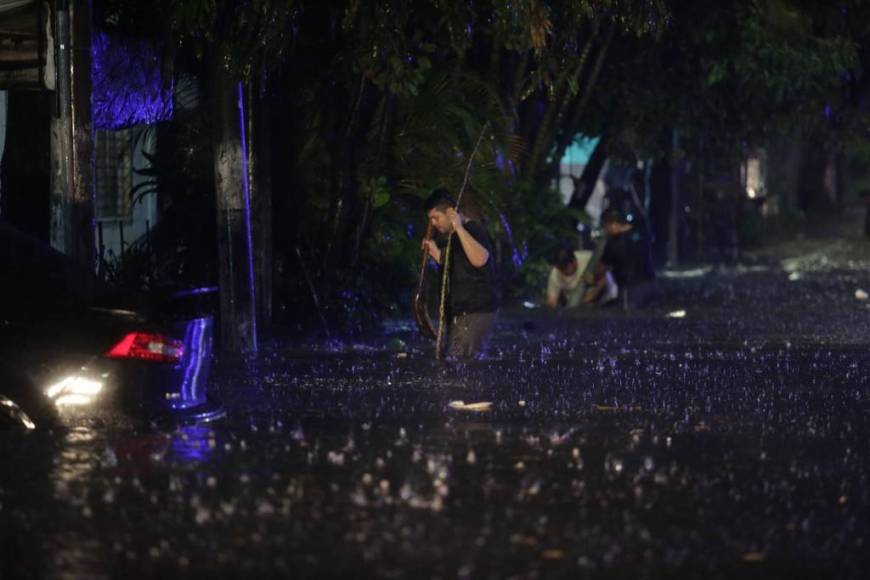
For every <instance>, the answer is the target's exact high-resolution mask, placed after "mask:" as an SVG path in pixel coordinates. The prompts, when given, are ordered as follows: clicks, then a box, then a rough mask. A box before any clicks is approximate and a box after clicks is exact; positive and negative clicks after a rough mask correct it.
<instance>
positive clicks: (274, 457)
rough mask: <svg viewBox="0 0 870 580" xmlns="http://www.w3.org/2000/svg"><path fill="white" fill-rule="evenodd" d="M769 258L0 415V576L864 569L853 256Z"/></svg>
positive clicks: (864, 250)
mask: <svg viewBox="0 0 870 580" xmlns="http://www.w3.org/2000/svg"><path fill="white" fill-rule="evenodd" d="M788 250H789V252H788V253H787V255H786V254H785V253H784V250H782V249H780V250H779V253H776V252H772V251H771V252H767V253H765V254H761V255H759V256H757V257H756V259H754V260H751V261H749V262H747V263H751V264H752V265H751V266H746V265H744V266H741V267H739V268H731V269H724V270H711V269H709V268H699V269H687V270H682V271H676V272H668V273H666V274H667V275H666V276H663V277H662V279H661V290H662V297H661V299H660V300H659V302H658V303H657V305H656V306H655V307H654V308H652V309H650V310H648V311H643V312H640V313H632V314H624V313H621V312H618V311H615V310H604V311H590V312H581V313H573V314H564V313H563V314H558V315H557V314H553V313H548V312H542V311H540V310H538V309H524V308H518V309H512V310H510V311H508V312H505V313H504V315H503V316H502V318H501V320H500V322H499V326H498V328H497V331H496V334H495V336H494V339H493V344H492V349H491V358H490V359H489V360H486V361H475V362H471V363H452V364H439V363H436V362H434V361H433V360H431V359H432V356H431V355H432V352H431V351H432V349H431V345H430V344H427V343H426V342H425V341H423V340H422V339H419V338H418V337H415V336H414V335H413V334H412V333H411V332H410V330H411V329H410V327H408V326H407V325H405V324H403V323H399V324H392V325H389V326H387V327H385V329H383V331H382V332H381V333H378V334H376V335H374V336H372V337H369V338H367V339H359V340H357V341H348V342H344V343H340V342H332V343H330V344H323V343H318V342H304V343H302V342H300V343H293V344H290V343H276V344H272V345H271V346H270V347H269V349H267V351H266V352H265V353H264V354H263V355H262V356H261V357H260V358H259V359H258V360H256V361H248V362H246V363H244V364H231V363H228V362H224V363H223V364H222V365H221V368H220V369H219V371H218V372H217V373H215V374H216V376H215V384H216V387H217V388H218V389H219V390H220V392H221V393H222V395H223V397H224V400H225V402H226V405H227V408H228V411H229V416H228V419H227V420H225V421H222V422H219V423H215V424H211V425H204V426H189V427H183V428H178V429H175V430H164V431H161V430H154V429H151V430H147V429H140V428H134V427H132V426H124V425H116V426H112V427H95V426H91V427H81V428H79V429H74V430H67V431H59V432H54V433H32V434H28V435H27V436H20V435H13V434H8V433H6V434H0V461H2V470H0V578H4V579H5V578H20V577H28V578H38V577H57V578H101V577H122V576H123V577H132V578H139V577H160V578H165V577H200V576H203V575H205V574H207V575H208V576H209V577H216V578H222V577H253V576H255V575H256V576H263V577H276V576H292V577H336V578H337V577H342V578H345V577H385V578H555V577H581V578H696V577H702V576H703V577H710V578H732V577H736V576H738V575H740V576H748V577H757V578H826V577H837V578H863V577H865V576H866V572H865V570H866V568H867V566H868V564H870V549H868V548H870V546H868V545H867V544H868V542H870V450H868V444H867V441H868V439H870V421H868V419H870V349H868V346H870V324H868V322H870V308H868V306H870V301H868V300H866V297H865V298H864V299H862V298H861V294H860V292H857V291H859V290H860V291H865V292H870V251H868V250H870V248H868V247H867V246H866V245H865V244H864V243H863V242H861V241H858V240H852V241H849V240H845V241H837V240H826V241H821V242H820V241H814V242H812V243H807V244H806V247H803V246H801V245H800V244H796V245H792V246H789V248H788ZM856 292H857V293H856ZM400 341H403V343H404V344H402V343H401V342H400Z"/></svg>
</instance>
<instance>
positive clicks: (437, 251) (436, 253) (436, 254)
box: [422, 240, 441, 266]
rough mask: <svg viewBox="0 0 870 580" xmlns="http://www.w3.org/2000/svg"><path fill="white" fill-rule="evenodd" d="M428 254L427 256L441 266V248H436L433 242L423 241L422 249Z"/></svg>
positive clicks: (436, 245)
mask: <svg viewBox="0 0 870 580" xmlns="http://www.w3.org/2000/svg"><path fill="white" fill-rule="evenodd" d="M422 249H424V250H426V251H427V252H428V253H429V256H431V257H432V259H433V260H435V262H436V263H437V264H438V265H439V266H440V265H441V248H439V247H438V244H436V243H435V242H434V241H433V240H423V248H422Z"/></svg>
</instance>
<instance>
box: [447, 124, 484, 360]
mask: <svg viewBox="0 0 870 580" xmlns="http://www.w3.org/2000/svg"><path fill="white" fill-rule="evenodd" d="M487 129H489V121H487V122H486V123H484V125H483V129H481V131H480V135H479V136H478V137H477V143H475V144H474V149H472V150H471V155H469V156H468V163H467V164H466V166H465V176H464V177H463V179H462V186H461V187H460V188H459V194H457V196H456V207H455V208H454V209H455V210H456V211H459V204H460V203H461V202H462V194H463V193H465V187H466V186H467V185H468V177H469V176H470V175H471V165H472V163H473V162H474V156H475V155H477V150H478V149H480V144H481V142H482V141H483V136H484V135H485V134H486V131H487ZM452 242H453V232H452V231H451V232H450V234H448V236H447V247H446V248H445V251H444V259H443V260H442V261H441V268H442V270H441V303H440V304H439V305H438V335H437V337H436V338H435V359H436V360H438V359H440V358H441V342H442V341H443V339H444V330H445V327H446V324H445V304H446V302H447V283H448V281H449V280H450V276H449V271H450V248H451V247H452V246H453V243H452Z"/></svg>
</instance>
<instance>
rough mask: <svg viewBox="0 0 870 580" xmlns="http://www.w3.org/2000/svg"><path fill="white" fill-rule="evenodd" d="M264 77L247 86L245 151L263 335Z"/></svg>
mask: <svg viewBox="0 0 870 580" xmlns="http://www.w3.org/2000/svg"><path fill="white" fill-rule="evenodd" d="M265 82H266V81H265V75H263V76H261V77H260V78H259V79H257V82H252V83H250V84H249V85H248V91H247V95H248V99H247V102H248V112H249V114H248V117H247V127H248V130H247V142H248V144H249V146H248V148H247V153H248V182H249V183H250V186H251V187H250V190H251V228H252V230H253V243H254V286H255V288H256V294H255V298H256V302H257V329H258V332H259V333H260V334H261V335H262V334H263V333H265V332H268V330H269V328H270V326H271V324H272V281H273V271H274V262H273V258H272V147H271V139H272V132H271V126H272V117H271V107H270V101H269V100H268V97H267V96H258V94H257V93H258V92H261V91H263V90H265V88H266V87H265V86H264V85H265Z"/></svg>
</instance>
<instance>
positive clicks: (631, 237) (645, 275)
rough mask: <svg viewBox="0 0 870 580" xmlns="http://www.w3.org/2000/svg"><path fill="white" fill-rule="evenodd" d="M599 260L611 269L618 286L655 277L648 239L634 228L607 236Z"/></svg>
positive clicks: (629, 284)
mask: <svg viewBox="0 0 870 580" xmlns="http://www.w3.org/2000/svg"><path fill="white" fill-rule="evenodd" d="M601 261H602V262H603V263H604V264H605V265H606V266H609V267H610V269H611V270H612V271H613V278H614V280H616V283H617V284H618V285H619V286H620V287H627V286H631V285H633V284H639V283H641V282H646V281H649V280H654V279H655V277H656V273H655V268H653V263H652V252H651V247H650V243H649V240H648V239H647V237H646V236H645V235H644V234H643V232H641V231H638V230H637V229H635V228H632V229H630V230H628V231H627V232H624V233H621V234H618V235H616V236H614V237H612V238H609V239H608V240H607V246H606V247H605V248H604V255H603V256H601Z"/></svg>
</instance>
